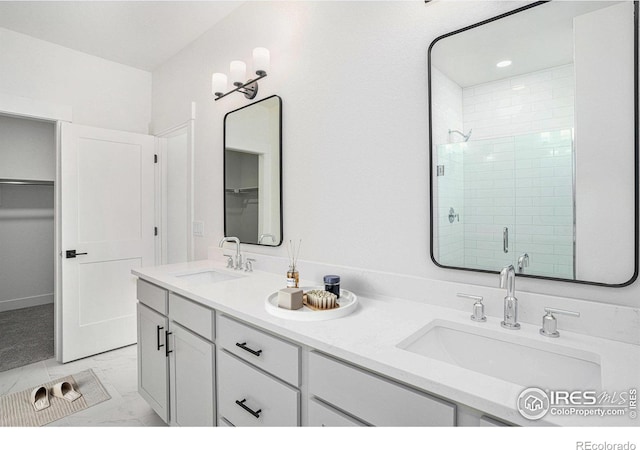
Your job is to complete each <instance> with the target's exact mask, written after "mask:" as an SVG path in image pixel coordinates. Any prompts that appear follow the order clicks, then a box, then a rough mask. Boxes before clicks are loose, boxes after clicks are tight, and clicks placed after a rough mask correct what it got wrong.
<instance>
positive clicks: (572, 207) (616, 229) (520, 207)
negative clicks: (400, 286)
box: [428, 1, 638, 285]
mask: <svg viewBox="0 0 640 450" xmlns="http://www.w3.org/2000/svg"><path fill="white" fill-rule="evenodd" d="M637 8H638V6H637V5H634V4H633V3H632V2H615V3H612V2H597V1H573V2H549V3H542V2H541V3H540V4H532V5H530V6H527V7H524V8H522V9H521V10H518V12H516V13H514V14H512V15H508V16H506V17H501V18H497V19H496V20H493V21H489V22H487V23H481V24H478V25H477V26H473V27H470V28H467V29H463V30H459V31H456V32H452V33H450V34H449V35H444V36H442V37H440V38H438V39H436V40H435V41H434V42H433V43H432V44H431V47H430V49H429V66H428V67H429V83H430V84H429V93H430V110H429V111H430V119H431V123H430V125H431V128H430V139H431V163H432V164H431V168H432V173H431V181H432V191H431V192H432V194H431V195H432V197H431V202H432V216H431V220H432V223H431V225H432V228H431V229H432V233H433V234H432V247H431V252H432V258H433V259H434V261H435V262H436V263H437V264H438V265H440V266H444V267H450V268H462V269H471V270H481V271H499V270H500V268H502V267H504V266H506V265H509V264H512V265H514V266H515V265H516V264H517V265H518V268H519V271H518V272H519V274H526V275H535V276H542V277H548V278H554V279H566V280H580V281H586V282H594V283H603V284H612V285H618V284H622V283H625V282H629V280H632V279H633V277H635V272H634V270H635V268H636V264H637V263H636V262H635V259H634V256H633V255H634V245H633V243H634V242H635V243H636V245H637V237H636V236H635V231H634V223H635V215H636V214H637V212H636V208H635V198H634V196H635V195H636V194H635V190H634V188H633V186H634V185H635V181H634V180H635V171H636V170H637V168H636V167H635V164H634V156H635V155H634V153H635V152H637V149H636V145H635V140H634V139H635V136H636V135H637V130H636V127H635V116H636V114H637V113H636V110H635V107H634V99H636V98H637V88H636V87H635V86H634V81H633V80H634V75H635V74H636V73H637V70H638V69H637V67H636V66H635V64H634V45H636V44H635V42H636V36H637V30H636V29H635V28H636V27H637V22H634V20H637V19H634V11H635V10H637ZM604 24H606V26H605V25H604ZM594 29H597V30H598V31H597V32H594ZM605 42H606V45H604V44H603V43H605ZM635 50H636V51H637V49H635ZM472 132H473V133H472ZM634 150H635V152H634ZM452 205H453V206H455V213H452V211H451V209H450V208H451V207H452ZM607 211H608V213H607ZM615 211H624V212H623V214H624V218H620V217H619V216H618V215H617V213H616V212H615ZM454 214H455V216H454ZM612 216H615V217H617V218H618V219H619V220H616V221H614V222H612V221H611V220H607V219H606V217H612ZM454 217H455V218H459V220H453V218H454ZM503 230H509V233H510V236H509V239H510V240H511V242H510V244H509V246H507V245H506V241H505V239H506V238H505V236H504V233H503ZM613 236H615V238H613Z"/></svg>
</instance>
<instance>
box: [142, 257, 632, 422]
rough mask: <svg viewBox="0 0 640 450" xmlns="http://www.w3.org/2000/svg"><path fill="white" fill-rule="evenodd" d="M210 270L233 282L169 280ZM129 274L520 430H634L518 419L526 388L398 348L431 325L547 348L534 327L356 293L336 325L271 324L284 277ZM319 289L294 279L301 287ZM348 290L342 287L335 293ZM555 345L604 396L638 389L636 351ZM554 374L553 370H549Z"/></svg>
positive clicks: (154, 270)
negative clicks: (575, 357) (572, 356)
mask: <svg viewBox="0 0 640 450" xmlns="http://www.w3.org/2000/svg"><path fill="white" fill-rule="evenodd" d="M209 269H213V270H216V271H218V272H227V273H230V274H233V275H236V276H238V277H239V278H235V279H231V280H228V281H221V282H217V283H211V282H209V283H203V282H202V281H195V280H192V281H190V280H189V279H188V278H180V277H177V276H176V274H185V273H189V272H199V271H203V270H209ZM132 273H133V274H134V275H137V276H139V277H140V278H142V279H144V280H146V281H149V282H151V283H154V284H156V285H159V286H161V287H164V288H166V289H168V290H170V291H172V292H175V293H177V294H180V295H183V296H185V297H188V298H190V299H192V300H194V301H196V302H198V303H201V304H203V305H205V306H208V307H210V308H213V309H215V310H217V311H219V312H221V313H226V314H228V315H231V316H234V317H236V318H238V319H240V320H242V321H245V322H248V323H250V324H252V325H255V326H257V327H260V328H263V329H265V330H268V331H270V332H272V333H275V334H278V335H280V336H282V337H285V338H287V339H290V340H293V341H296V342H298V343H300V344H303V345H306V346H309V347H312V348H314V349H317V350H319V351H322V352H324V353H327V354H329V355H333V356H335V357H336V358H340V359H343V360H345V361H348V362H350V363H352V364H355V365H358V366H361V367H364V368H366V369H368V370H371V371H373V372H377V373H379V374H382V375H384V376H387V377H391V378H394V379H396V380H398V381H400V382H402V383H405V384H408V385H410V386H413V387H415V388H418V389H421V390H424V391H427V392H429V393H432V394H435V395H436V396H441V397H443V398H445V399H449V400H451V401H453V402H456V403H460V404H463V405H466V406H468V407H471V408H474V409H477V410H480V411H482V412H485V413H487V414H489V415H492V416H495V417H497V418H500V419H502V420H505V421H507V422H511V423H514V424H518V425H524V426H539V425H561V426H638V425H640V419H638V418H636V419H631V418H630V415H629V413H628V412H627V413H626V414H625V415H622V416H605V417H582V416H577V415H565V416H554V415H551V414H547V415H546V416H545V417H544V418H542V419H540V420H536V421H529V420H527V419H524V418H523V417H522V416H521V415H520V413H519V412H518V411H517V410H516V401H517V398H518V396H519V395H520V393H521V392H522V391H523V389H524V388H525V387H531V386H519V385H516V384H513V383H509V382H507V381H503V380H501V379H498V378H494V377H490V376H487V375H484V374H481V373H477V372H474V371H471V370H468V369H464V368H462V367H458V366H455V365H452V364H447V363H444V362H442V361H439V360H436V359H432V358H428V357H425V356H422V355H418V354H415V353H412V352H409V351H406V350H403V349H401V348H399V347H398V346H397V345H398V344H399V343H400V342H401V341H403V340H405V339H406V338H407V337H409V336H411V335H412V334H414V333H416V332H418V331H419V330H421V329H422V328H423V327H425V326H426V325H428V324H429V323H430V322H432V321H433V320H436V319H440V320H446V321H449V322H454V323H460V324H464V325H466V326H469V327H481V328H484V329H487V328H490V329H491V330H492V331H496V332H502V333H504V334H505V335H506V336H509V335H510V334H513V335H514V336H515V335H516V334H517V338H518V339H520V338H527V339H529V340H531V341H534V342H536V341H537V342H540V343H544V344H547V343H548V342H549V341H550V338H547V337H544V336H541V335H540V334H539V328H540V327H539V326H534V325H531V324H526V323H523V324H522V328H521V329H520V330H519V331H510V330H504V329H502V328H501V327H500V321H501V320H502V318H498V317H491V316H489V317H488V318H487V322H486V323H476V322H472V321H471V320H470V319H469V316H470V312H471V303H470V305H469V311H458V310H454V309H448V308H443V307H439V306H434V305H430V304H428V303H424V302H417V301H411V300H406V299H397V298H372V297H367V296H362V295H360V294H359V293H358V292H354V293H355V294H356V295H358V300H359V304H358V308H357V309H356V310H355V311H354V312H353V313H352V314H350V315H348V316H346V317H342V318H339V319H333V320H325V321H313V322H299V321H293V320H289V319H283V318H278V317H275V316H273V315H271V314H269V313H268V312H267V311H266V309H265V299H266V298H267V297H268V296H269V295H270V294H272V293H273V292H276V291H278V290H279V289H282V288H283V287H285V279H284V278H285V277H284V274H283V275H282V276H278V275H276V274H273V273H269V272H262V271H254V272H251V273H245V272H240V271H233V270H229V269H226V268H224V266H223V265H222V264H221V263H220V262H217V261H213V260H203V261H195V262H189V263H181V264H172V265H165V266H156V267H147V268H140V269H135V270H133V271H132ZM317 284H318V283H317V282H316V283H314V282H307V281H305V280H304V279H301V280H300V285H301V286H314V285H317ZM341 287H342V288H343V289H348V290H350V289H349V286H344V285H343V286H341ZM561 333H562V335H561V337H560V338H559V339H554V340H553V341H554V344H557V345H561V346H567V347H570V348H571V349H573V350H578V351H588V352H591V353H595V354H597V355H598V356H599V358H600V365H601V368H602V384H603V391H606V392H607V393H609V394H613V393H614V392H621V391H629V389H630V388H636V389H637V388H638V387H639V385H640V346H637V345H632V344H626V343H622V342H617V341H610V340H607V339H602V338H595V337H590V336H587V335H582V334H577V333H572V332H569V331H562V332H561ZM548 370H549V371H553V370H554V368H553V367H549V368H548Z"/></svg>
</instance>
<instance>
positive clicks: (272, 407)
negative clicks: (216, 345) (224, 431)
mask: <svg viewBox="0 0 640 450" xmlns="http://www.w3.org/2000/svg"><path fill="white" fill-rule="evenodd" d="M217 356H218V357H217V367H218V415H219V416H221V417H224V418H225V419H227V420H228V421H229V422H230V423H232V424H234V425H235V426H237V427H240V426H249V427H263V426H275V427H287V426H288V427H295V426H298V424H299V416H300V412H299V408H300V406H299V405H300V399H299V397H300V393H299V392H298V390H297V389H294V388H292V387H290V386H288V385H286V384H284V383H282V382H280V381H278V380H276V379H275V378H273V377H271V376H269V375H267V374H265V373H263V372H261V371H259V370H258V369H256V368H254V367H252V366H250V365H249V364H247V363H245V362H243V361H242V360H240V359H238V358H236V357H235V356H233V355H231V354H229V353H227V352H226V351H224V350H220V349H218V352H217ZM252 412H253V413H252Z"/></svg>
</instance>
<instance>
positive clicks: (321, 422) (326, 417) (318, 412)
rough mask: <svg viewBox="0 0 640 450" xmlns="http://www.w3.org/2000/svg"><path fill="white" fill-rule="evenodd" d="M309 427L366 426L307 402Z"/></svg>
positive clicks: (314, 401) (326, 408)
mask: <svg viewBox="0 0 640 450" xmlns="http://www.w3.org/2000/svg"><path fill="white" fill-rule="evenodd" d="M309 426H310V427H366V425H365V424H364V423H362V422H360V421H358V420H356V419H354V418H352V417H349V416H347V415H346V414H343V413H341V412H340V411H338V410H336V409H334V408H332V407H330V406H328V405H325V404H324V403H321V402H319V401H318V400H315V399H311V400H309Z"/></svg>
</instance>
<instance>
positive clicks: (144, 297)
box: [136, 278, 169, 316]
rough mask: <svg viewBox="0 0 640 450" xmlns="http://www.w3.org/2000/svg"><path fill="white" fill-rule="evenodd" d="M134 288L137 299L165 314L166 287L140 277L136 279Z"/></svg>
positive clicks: (166, 310)
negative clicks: (163, 287)
mask: <svg viewBox="0 0 640 450" xmlns="http://www.w3.org/2000/svg"><path fill="white" fill-rule="evenodd" d="M136 288H137V297H138V300H140V301H141V302H142V303H144V304H145V305H147V306H148V307H149V308H151V309H155V310H156V311H158V312H159V313H160V314H164V315H165V316H166V315H167V313H168V309H167V296H168V294H169V293H168V292H167V290H166V289H162V288H161V287H158V286H156V285H155V284H151V283H148V282H146V281H144V280H141V279H140V278H138V280H137V281H136Z"/></svg>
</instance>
